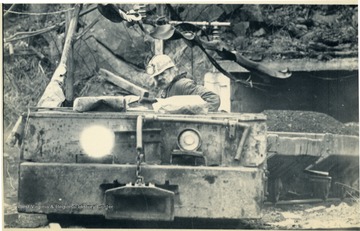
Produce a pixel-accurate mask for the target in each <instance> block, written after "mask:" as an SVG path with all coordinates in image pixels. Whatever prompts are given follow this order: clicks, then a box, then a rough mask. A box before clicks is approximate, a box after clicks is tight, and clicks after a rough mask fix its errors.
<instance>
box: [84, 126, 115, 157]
mask: <svg viewBox="0 0 360 231" xmlns="http://www.w3.org/2000/svg"><path fill="white" fill-rule="evenodd" d="M114 143H115V134H114V132H112V131H111V130H110V129H108V128H106V127H103V126H100V125H93V126H91V127H87V128H85V129H84V130H83V131H82V133H81V134H80V145H81V147H82V148H83V149H84V151H85V153H86V154H88V155H89V156H91V157H103V156H105V155H109V154H110V153H111V151H112V148H113V147H114Z"/></svg>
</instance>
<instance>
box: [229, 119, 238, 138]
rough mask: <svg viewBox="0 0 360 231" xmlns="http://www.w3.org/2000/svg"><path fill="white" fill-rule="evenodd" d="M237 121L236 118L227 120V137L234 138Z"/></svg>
mask: <svg viewBox="0 0 360 231" xmlns="http://www.w3.org/2000/svg"><path fill="white" fill-rule="evenodd" d="M237 123H238V122H237V121H236V120H229V139H234V138H235V131H236V125H237Z"/></svg>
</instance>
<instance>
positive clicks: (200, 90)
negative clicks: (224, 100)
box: [146, 55, 220, 112]
mask: <svg viewBox="0 0 360 231" xmlns="http://www.w3.org/2000/svg"><path fill="white" fill-rule="evenodd" d="M146 72H147V73H148V74H149V75H150V78H151V79H152V81H153V82H154V84H155V87H156V88H157V89H160V92H159V94H158V97H159V98H168V97H171V96H177V95H199V96H200V97H201V98H202V99H203V100H204V101H206V102H207V106H208V110H209V111H211V112H215V111H217V110H218V108H219V106H220V97H219V96H218V95H217V94H216V93H214V92H212V91H209V90H208V89H206V88H205V87H204V86H202V85H198V84H196V83H195V82H194V80H192V79H191V78H189V76H188V75H187V73H186V72H181V71H180V70H179V69H178V68H177V67H176V65H175V64H174V62H173V61H172V60H171V58H170V57H169V56H167V55H155V56H154V57H153V58H152V59H151V60H150V61H149V63H148V66H147V67H146Z"/></svg>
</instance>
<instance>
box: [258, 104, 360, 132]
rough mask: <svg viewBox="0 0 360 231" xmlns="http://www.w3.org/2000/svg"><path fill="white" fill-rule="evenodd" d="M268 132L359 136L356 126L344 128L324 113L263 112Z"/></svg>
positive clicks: (344, 126)
mask: <svg viewBox="0 0 360 231" xmlns="http://www.w3.org/2000/svg"><path fill="white" fill-rule="evenodd" d="M262 113H264V114H265V115H266V116H267V126H268V131H277V132H304V133H331V134H341V135H357V136H358V135H359V131H358V129H356V126H352V127H350V126H346V125H345V124H343V123H341V122H340V121H338V120H336V119H334V118H333V117H331V116H329V115H326V114H324V113H319V112H312V111H292V110H265V111H263V112H262Z"/></svg>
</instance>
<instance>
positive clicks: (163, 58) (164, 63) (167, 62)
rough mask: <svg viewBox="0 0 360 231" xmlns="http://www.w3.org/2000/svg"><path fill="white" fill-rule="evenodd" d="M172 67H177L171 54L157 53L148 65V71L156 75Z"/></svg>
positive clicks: (151, 75) (152, 75)
mask: <svg viewBox="0 0 360 231" xmlns="http://www.w3.org/2000/svg"><path fill="white" fill-rule="evenodd" d="M171 67H175V64H174V62H173V61H172V60H171V58H170V57H169V56H167V55H155V56H154V57H153V58H152V59H151V60H150V62H149V64H148V65H147V67H146V73H147V74H149V75H150V77H154V76H157V75H159V74H161V73H163V72H164V71H165V70H167V69H169V68H171Z"/></svg>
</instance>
